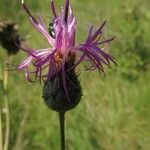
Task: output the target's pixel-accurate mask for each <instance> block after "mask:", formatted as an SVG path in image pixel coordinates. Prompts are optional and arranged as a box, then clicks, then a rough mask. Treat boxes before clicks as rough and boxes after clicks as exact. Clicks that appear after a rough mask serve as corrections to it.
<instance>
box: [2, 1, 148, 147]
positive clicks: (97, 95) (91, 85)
mask: <svg viewBox="0 0 150 150" xmlns="http://www.w3.org/2000/svg"><path fill="white" fill-rule="evenodd" d="M55 1H56V4H57V9H58V10H60V6H61V5H62V4H63V1H62V0H55ZM26 3H27V4H28V6H29V7H30V8H31V10H32V13H33V14H34V15H36V13H37V12H38V13H40V14H42V16H43V18H44V20H45V22H46V23H47V25H48V23H49V21H50V19H51V12H50V10H49V0H42V1H41V0H36V1H30V0H26ZM71 4H72V6H73V9H74V13H75V16H76V18H77V21H78V26H77V43H80V42H82V41H84V39H85V38H86V36H87V31H88V28H89V26H90V25H91V24H94V25H95V27H98V26H99V25H100V24H101V23H102V22H103V21H104V20H107V26H106V28H105V32H106V36H108V37H109V36H115V37H116V39H115V41H114V42H112V43H111V45H110V48H109V51H110V53H111V54H112V55H113V56H115V58H116V60H117V63H118V65H119V68H116V67H115V66H113V70H110V69H106V74H107V77H106V78H105V77H103V76H101V75H100V74H99V73H98V72H84V71H83V67H82V66H81V67H80V68H79V69H78V72H79V73H80V79H81V84H82V88H83V97H82V101H81V103H80V104H79V106H78V107H77V108H76V109H74V110H72V111H70V112H68V113H67V114H66V145H67V149H68V150H149V149H150V70H149V68H150V67H149V64H150V27H149V26H150V11H149V9H150V2H149V0H126V1H123V0H113V1H112V0H92V1H91V0H83V1H81V0H71ZM20 5H21V0H0V18H5V19H9V20H11V21H15V22H17V23H19V25H20V28H19V31H20V34H21V35H22V36H28V37H29V38H28V40H27V44H28V45H29V46H30V47H33V48H43V47H44V48H45V47H46V46H47V45H48V44H47V42H45V41H44V39H43V38H42V37H41V35H40V34H39V33H37V32H36V31H35V30H34V29H33V28H32V26H31V25H30V23H29V21H28V19H27V15H26V13H25V12H24V11H23V10H22V8H21V6H20ZM0 49H1V50H0V60H1V62H2V63H3V58H5V50H4V49H3V48H2V47H0ZM24 57H25V54H24V53H23V52H22V51H20V52H19V53H18V54H17V55H15V56H13V59H12V63H13V64H19V63H20V62H21V60H22V59H23V58H24ZM3 64H4V63H3ZM0 94H1V95H0V101H1V110H0V111H1V112H2V123H3V124H2V125H3V129H5V124H4V123H5V111H6V110H5V107H4V106H3V104H2V102H3V92H2V91H0ZM8 102H9V109H10V110H9V111H10V135H9V150H58V149H59V126H58V115H57V113H55V112H53V111H51V110H49V109H48V108H47V107H46V105H45V104H44V101H43V99H42V86H41V85H40V84H39V83H34V84H30V83H28V82H27V81H26V80H25V79H24V73H23V72H9V85H8ZM2 106H3V107H2Z"/></svg>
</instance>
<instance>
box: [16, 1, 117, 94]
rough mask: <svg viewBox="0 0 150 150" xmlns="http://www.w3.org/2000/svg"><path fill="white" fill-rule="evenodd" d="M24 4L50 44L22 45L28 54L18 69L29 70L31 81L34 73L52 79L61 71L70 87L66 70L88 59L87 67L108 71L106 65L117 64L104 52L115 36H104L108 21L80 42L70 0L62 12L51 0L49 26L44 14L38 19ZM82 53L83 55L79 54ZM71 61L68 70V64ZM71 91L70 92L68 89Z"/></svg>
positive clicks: (32, 20)
mask: <svg viewBox="0 0 150 150" xmlns="http://www.w3.org/2000/svg"><path fill="white" fill-rule="evenodd" d="M22 6H23V8H24V10H25V11H26V12H27V14H28V16H29V19H30V22H31V23H32V25H33V26H34V28H35V29H36V30H37V31H38V32H40V33H41V34H42V35H43V36H44V37H45V38H46V39H47V41H48V43H49V47H48V48H44V49H39V50H35V49H32V48H28V47H22V50H24V51H25V52H26V53H27V54H28V57H27V58H26V59H25V60H24V61H23V62H22V63H21V64H20V65H19V66H18V70H25V73H26V78H27V79H28V80H29V81H32V80H31V79H30V75H31V74H33V75H34V76H35V79H36V80H37V79H43V80H45V81H47V80H49V79H50V78H51V77H53V75H55V74H57V73H58V72H61V75H62V80H63V87H64V90H65V91H67V87H66V72H69V71H70V70H72V69H75V68H76V67H77V66H78V65H79V64H80V63H81V62H82V61H86V62H88V65H87V66H85V68H86V70H95V69H98V70H99V71H100V72H103V73H104V68H103V64H104V65H107V66H108V67H110V62H113V63H115V61H114V58H113V57H112V56H111V55H109V54H108V53H106V52H104V51H103V50H104V48H103V47H102V46H104V44H106V43H109V42H111V41H112V40H113V39H114V37H113V38H110V39H105V38H104V36H103V28H104V26H105V24H106V21H105V22H104V23H103V24H102V25H101V26H100V27H99V28H98V29H97V30H96V31H94V30H93V26H91V27H90V29H89V33H88V37H87V39H86V40H85V42H83V43H81V44H79V45H77V44H76V43H75V36H76V25H77V23H76V18H75V17H74V15H73V11H72V8H71V6H70V5H69V0H66V2H65V5H64V7H62V9H61V12H60V13H57V12H56V9H55V4H54V1H53V0H51V10H52V14H53V20H52V22H51V23H50V25H49V30H48V29H47V28H46V26H45V24H44V22H43V20H42V17H41V16H38V17H37V19H36V18H35V17H34V16H33V15H32V14H31V13H30V11H29V9H28V8H27V6H26V5H25V3H24V1H23V0H22ZM78 56H79V57H78ZM69 62H71V64H72V65H69V68H68V67H67V70H66V67H65V65H66V63H69ZM30 65H33V66H34V68H35V70H34V71H31V70H29V66H30ZM66 93H67V92H66Z"/></svg>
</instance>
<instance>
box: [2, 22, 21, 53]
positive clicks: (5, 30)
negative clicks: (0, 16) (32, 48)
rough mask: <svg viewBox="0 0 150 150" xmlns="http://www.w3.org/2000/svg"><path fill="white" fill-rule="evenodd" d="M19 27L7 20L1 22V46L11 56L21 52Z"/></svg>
mask: <svg viewBox="0 0 150 150" xmlns="http://www.w3.org/2000/svg"><path fill="white" fill-rule="evenodd" d="M18 27H19V25H18V24H16V23H13V22H9V21H7V20H0V44H1V46H2V47H3V48H4V49H6V51H7V53H8V54H9V55H15V54H17V53H18V52H19V47H18V46H17V45H20V44H21V43H20V40H21V39H22V38H21V37H20V35H19V33H18Z"/></svg>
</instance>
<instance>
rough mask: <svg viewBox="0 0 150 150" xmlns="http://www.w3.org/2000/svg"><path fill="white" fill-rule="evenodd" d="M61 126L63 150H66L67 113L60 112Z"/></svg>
mask: <svg viewBox="0 0 150 150" xmlns="http://www.w3.org/2000/svg"><path fill="white" fill-rule="evenodd" d="M59 125H60V136H61V146H60V148H61V150H65V112H59Z"/></svg>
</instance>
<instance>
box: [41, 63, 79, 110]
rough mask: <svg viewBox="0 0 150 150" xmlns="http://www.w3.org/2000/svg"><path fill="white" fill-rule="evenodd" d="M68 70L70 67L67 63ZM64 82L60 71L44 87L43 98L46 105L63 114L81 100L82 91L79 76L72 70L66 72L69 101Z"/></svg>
mask: <svg viewBox="0 0 150 150" xmlns="http://www.w3.org/2000/svg"><path fill="white" fill-rule="evenodd" d="M65 66H66V70H67V69H68V67H69V66H70V65H69V64H68V63H66V65H65ZM62 82H63V80H62V72H61V71H59V72H58V73H57V74H55V75H54V76H53V77H51V78H50V79H49V80H48V81H47V82H45V85H44V87H43V98H44V101H45V103H46V105H47V106H48V107H49V108H50V109H52V110H55V111H58V112H62V111H64V112H65V111H68V110H71V109H73V108H74V107H76V106H77V105H78V103H79V102H80V100H81V96H82V91H81V86H80V82H79V80H78V76H77V75H76V73H75V70H74V69H72V70H70V71H69V72H66V86H67V92H68V96H69V99H70V100H68V98H67V96H66V93H65V90H64V87H63V83H62Z"/></svg>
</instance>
